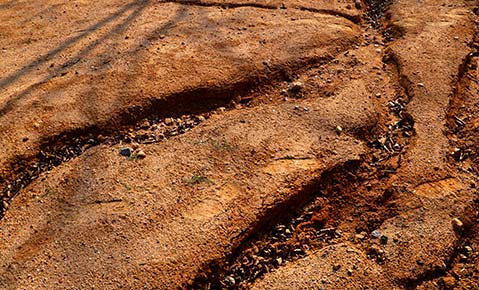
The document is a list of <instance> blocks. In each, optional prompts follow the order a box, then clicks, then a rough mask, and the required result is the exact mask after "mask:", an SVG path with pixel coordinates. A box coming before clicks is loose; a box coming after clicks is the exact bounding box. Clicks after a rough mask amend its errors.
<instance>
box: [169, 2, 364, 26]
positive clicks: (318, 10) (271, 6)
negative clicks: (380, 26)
mask: <svg viewBox="0 0 479 290" xmlns="http://www.w3.org/2000/svg"><path fill="white" fill-rule="evenodd" d="M161 3H178V4H182V5H190V6H200V7H221V8H224V9H230V8H242V7H251V8H259V9H268V10H277V9H286V7H285V6H284V4H282V5H279V4H262V3H254V2H251V3H241V2H240V3H225V2H207V1H201V0H164V1H161ZM291 9H298V10H301V11H308V12H312V13H318V14H325V15H331V16H337V17H342V18H345V19H347V20H349V21H351V22H353V23H355V24H358V23H360V21H361V17H359V16H355V15H350V14H347V13H344V12H341V11H339V10H334V9H321V8H312V7H306V6H294V7H291Z"/></svg>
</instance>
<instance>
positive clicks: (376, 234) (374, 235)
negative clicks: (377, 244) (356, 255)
mask: <svg viewBox="0 0 479 290" xmlns="http://www.w3.org/2000/svg"><path fill="white" fill-rule="evenodd" d="M371 236H373V237H375V238H379V237H380V236H381V232H379V231H378V230H374V231H372V233H371Z"/></svg>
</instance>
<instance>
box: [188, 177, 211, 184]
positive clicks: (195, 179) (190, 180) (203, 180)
mask: <svg viewBox="0 0 479 290" xmlns="http://www.w3.org/2000/svg"><path fill="white" fill-rule="evenodd" d="M183 182H185V183H187V184H199V183H208V184H213V183H214V182H213V181H211V180H210V179H208V177H205V176H202V175H193V176H191V177H190V178H184V179H183Z"/></svg>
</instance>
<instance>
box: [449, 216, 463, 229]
mask: <svg viewBox="0 0 479 290" xmlns="http://www.w3.org/2000/svg"><path fill="white" fill-rule="evenodd" d="M452 224H453V225H454V226H455V227H457V228H458V229H461V228H462V227H463V226H464V224H463V222H462V221H461V220H460V219H458V218H454V219H453V220H452Z"/></svg>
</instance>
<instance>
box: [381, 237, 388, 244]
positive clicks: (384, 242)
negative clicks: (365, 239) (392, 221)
mask: <svg viewBox="0 0 479 290" xmlns="http://www.w3.org/2000/svg"><path fill="white" fill-rule="evenodd" d="M387 243H388V237H387V236H384V235H383V236H381V244H383V245H385V244H387Z"/></svg>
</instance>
